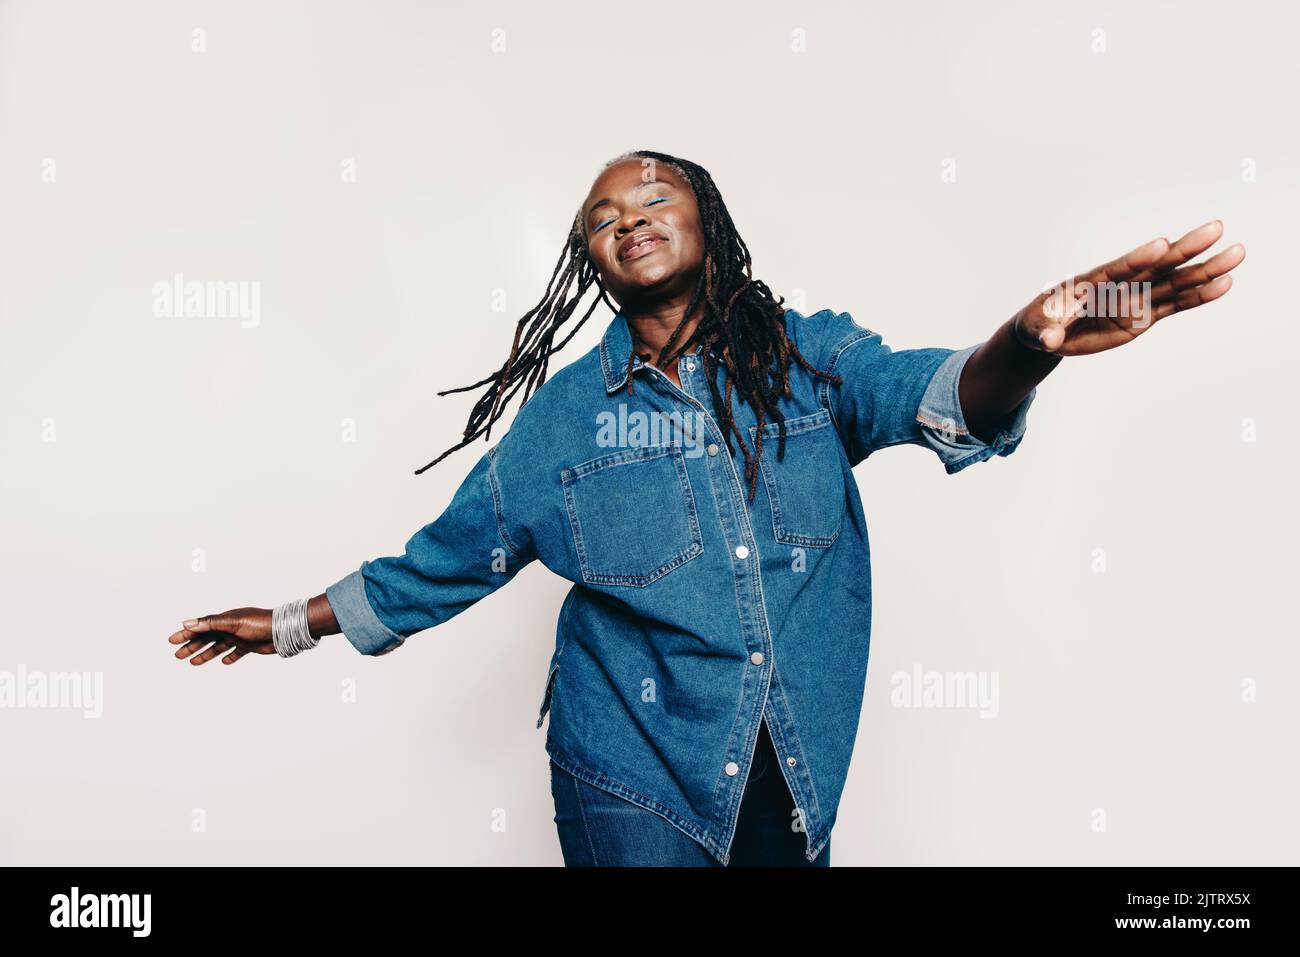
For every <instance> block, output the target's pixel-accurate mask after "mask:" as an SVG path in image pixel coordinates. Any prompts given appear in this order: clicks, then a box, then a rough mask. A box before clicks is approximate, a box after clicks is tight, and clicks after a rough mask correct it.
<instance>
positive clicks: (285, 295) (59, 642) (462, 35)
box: [0, 0, 1300, 866]
mask: <svg viewBox="0 0 1300 957" xmlns="http://www.w3.org/2000/svg"><path fill="white" fill-rule="evenodd" d="M1298 26H1300V15H1297V14H1296V12H1295V11H1293V10H1291V9H1289V8H1285V7H1283V6H1281V5H1276V4H1269V3H1252V2H1242V3H1236V4H1233V5H1232V6H1231V7H1230V8H1223V7H1222V6H1221V5H1217V4H1211V3H1208V2H1194V3H1186V2H1180V3H1172V2H1170V3H1136V4H1131V3H1119V2H1094V3H1077V4H1067V5H1052V6H1051V8H1049V7H1048V6H1047V5H1043V4H1038V3H1030V2H1018V3H999V4H978V5H969V4H962V3H957V2H952V3H909V4H859V3H847V2H846V3H816V2H805V3H799V4H793V3H774V2H747V3H744V4H741V3H709V4H701V3H679V2H664V3H658V4H655V5H653V7H650V8H647V7H645V6H643V5H610V4H597V3H582V4H579V3H571V4H529V3H522V2H503V3H498V4H493V5H489V6H486V7H484V6H482V5H477V4H468V3H465V4H425V3H417V2H406V3H398V2H361V0H351V2H334V3H307V2H294V3H289V2H278V3H260V2H238V3H230V2H222V3H218V2H215V0H211V2H134V3H121V4H100V3H93V2H80V3H74V2H50V3H41V2H5V3H0V258H2V259H3V262H4V269H3V278H2V279H0V321H2V323H3V326H2V332H3V339H2V340H0V389H2V390H3V402H2V403H0V429H2V431H0V443H2V444H0V448H2V449H3V462H2V463H0V466H2V467H0V541H3V548H2V549H0V609H2V612H3V621H4V628H3V631H0V675H2V674H5V673H8V674H10V675H14V676H16V675H17V674H18V672H19V669H20V668H21V669H26V670H27V671H28V672H40V673H46V674H55V673H59V672H78V673H90V674H94V675H98V676H100V678H101V679H102V697H101V698H100V700H99V702H98V706H99V710H100V711H101V713H100V714H99V716H97V717H87V716H85V714H84V709H76V708H38V707H17V706H13V707H6V708H0V755H2V757H3V760H2V761H0V863H7V864H17V865H30V864H48V865H103V864H125V865H144V864H246V863H251V864H347V865H354V864H428V863H447V864H489V865H493V864H527V865H557V864H559V863H560V862H561V858H560V850H559V844H558V841H557V839H556V835H555V827H554V824H553V822H552V814H553V806H552V804H551V797H550V793H549V789H548V777H547V758H546V754H545V752H544V750H543V738H544V735H545V733H546V731H545V728H543V729H542V730H538V729H536V728H535V727H534V722H535V719H536V715H537V707H538V704H539V703H540V699H541V695H542V691H543V684H544V681H545V677H546V674H545V667H546V662H547V659H548V657H549V655H550V652H551V650H552V648H553V642H554V627H555V626H554V622H555V613H556V612H557V611H558V609H559V605H560V602H561V600H562V599H563V596H564V593H565V591H566V583H565V582H563V581H561V580H559V579H558V578H556V577H555V576H553V575H551V573H549V572H548V571H546V570H545V569H544V568H542V567H541V566H540V565H535V566H533V567H530V568H529V569H527V570H526V571H525V572H524V573H523V574H522V575H521V576H520V577H519V578H518V579H517V580H516V581H514V582H513V583H512V584H510V585H508V586H507V587H506V588H504V589H503V590H501V591H499V592H497V593H495V594H494V595H492V596H490V597H489V598H487V599H486V600H484V601H483V602H481V603H480V604H478V605H476V606H475V607H473V608H471V609H470V610H468V611H467V612H465V613H464V614H462V615H461V616H459V617H458V618H456V619H454V620H453V621H451V622H449V623H447V624H445V625H443V626H441V627H439V628H437V629H434V630H431V631H428V632H425V633H423V634H421V635H419V636H418V637H416V638H414V639H412V640H411V641H409V642H407V644H406V645H405V646H404V647H403V648H401V649H400V650H398V651H397V652H395V653H394V654H392V655H389V656H385V657H381V658H373V659H372V658H365V657H363V656H361V655H359V654H357V653H356V652H355V651H354V650H353V649H352V648H351V646H350V645H348V644H347V643H346V641H345V640H344V639H343V638H342V637H341V636H336V637H334V638H329V639H326V640H325V642H324V644H323V647H322V648H320V649H317V650H316V651H315V652H314V653H312V654H310V655H304V656H302V657H299V658H296V659H294V660H292V661H282V660H280V659H278V658H275V657H271V658H249V659H247V660H245V661H243V662H241V663H239V664H238V665H236V666H234V667H231V668H227V667H225V666H222V665H220V664H219V663H212V664H208V665H204V666H203V667H201V668H194V667H191V666H190V665H189V664H188V663H187V662H184V661H177V660H176V659H174V658H173V657H172V652H173V650H174V649H173V648H172V646H169V645H168V644H167V643H166V636H167V635H168V634H169V633H171V632H172V631H173V630H175V628H177V627H178V626H179V622H180V621H181V620H182V619H183V618H185V617H190V616H193V615H198V614H206V613H214V612H218V611H222V610H225V609H227V608H232V607H239V606H243V605H254V606H261V607H271V606H273V605H275V604H278V603H280V602H283V601H287V600H289V599H291V598H298V597H305V596H308V595H315V594H318V593H319V592H321V591H323V590H324V587H325V586H326V585H327V584H330V583H331V582H333V581H335V580H337V579H338V578H340V577H342V576H343V575H344V574H346V573H348V572H349V571H352V570H354V569H355V568H356V567H358V566H359V565H360V563H361V562H362V561H363V560H365V559H369V558H375V557H378V556H381V555H390V554H398V553H400V551H401V549H402V546H403V544H404V542H405V541H406V539H407V538H408V537H409V536H410V535H411V534H412V533H414V532H415V531H416V530H417V529H419V528H420V527H421V526H422V525H424V524H425V523H427V522H429V521H431V520H432V519H434V518H435V517H436V516H437V515H438V514H439V513H440V512H441V511H442V509H443V508H444V507H445V505H446V504H447V502H448V501H449V500H450V497H451V494H452V492H453V491H454V490H455V488H456V487H457V486H458V484H459V483H460V481H461V479H462V478H463V477H464V475H465V474H466V472H467V471H468V469H469V468H470V466H471V465H472V464H473V461H474V459H475V458H476V457H477V455H478V454H480V452H481V449H480V450H479V451H474V450H473V449H466V450H463V451H462V452H460V453H457V454H456V455H455V456H453V457H451V458H450V459H448V460H447V461H445V462H444V463H442V464H441V465H439V466H437V467H436V468H434V469H432V470H430V471H429V472H427V473H425V474H424V475H422V476H420V477H418V478H417V477H415V476H413V474H412V472H413V471H414V469H415V468H417V467H419V466H421V465H423V464H424V463H425V462H427V461H429V460H430V459H431V458H433V457H434V455H436V454H437V453H439V452H441V451H442V450H443V449H445V448H446V447H448V446H449V445H451V444H452V443H454V442H455V441H457V439H458V438H459V435H460V431H461V429H462V428H463V425H464V421H465V418H466V416H467V414H468V410H469V407H470V405H471V404H472V401H473V400H472V397H471V396H468V395H459V396H453V397H447V398H439V397H437V396H436V395H435V393H436V392H437V391H438V390H440V389H446V388H450V387H454V386H461V385H467V384H469V383H470V382H473V381H475V380H477V379H479V378H481V377H482V376H484V375H486V374H487V373H488V372H489V371H490V370H492V369H494V368H496V367H498V366H499V365H500V363H501V362H502V361H503V359H504V356H505V354H506V351H507V350H508V348H509V342H510V337H511V335H512V333H513V328H514V321H515V320H516V319H517V318H518V317H519V316H521V315H522V314H523V313H524V312H525V311H526V310H527V309H529V308H530V307H531V306H533V305H534V304H535V303H536V302H537V301H538V300H539V299H540V298H541V295H542V292H543V290H544V287H545V285H546V281H547V279H548V278H549V276H550V274H551V271H552V269H553V267H554V264H555V261H556V259H557V257H558V256H559V254H560V251H561V247H562V244H563V242H564V239H565V235H566V232H567V229H568V226H569V223H570V220H571V217H572V214H573V211H574V209H575V208H576V206H577V204H578V202H579V201H580V200H581V199H582V197H583V196H584V195H585V194H586V190H587V188H588V187H589V185H590V183H591V181H592V179H593V178H594V177H595V175H596V174H597V172H598V171H599V169H600V167H601V165H602V163H603V162H604V161H605V160H606V159H608V158H610V157H612V156H614V155H616V154H617V153H620V152H622V151H623V150H627V149H634V148H642V147H644V148H650V149H656V150H662V151H665V152H669V153H674V154H677V155H681V156H684V157H687V158H689V159H692V160H694V161H696V162H698V163H701V164H702V165H703V166H705V167H706V168H707V169H709V170H710V171H711V172H712V174H713V175H714V177H715V179H716V180H717V182H718V185H719V187H720V189H721V190H722V193H723V195H724V197H725V198H726V200H727V202H728V205H729V207H730V209H731V211H732V214H733V216H734V218H735V219H736V222H737V224H738V227H739V229H740V231H741V234H742V235H743V236H744V238H745V240H746V242H747V244H748V245H749V247H750V249H751V250H752V252H753V255H754V260H755V275H756V276H757V277H758V278H762V279H763V280H764V281H765V282H767V283H768V284H769V285H770V286H771V287H772V288H773V289H774V290H775V291H776V292H777V294H779V295H784V296H785V297H786V298H787V304H789V305H792V306H795V307H796V308H800V309H801V310H802V311H805V312H812V311H817V310H819V309H823V308H833V309H835V310H837V311H849V312H852V313H853V315H854V316H855V317H856V318H857V319H858V320H859V321H860V322H861V323H862V324H864V325H867V326H869V327H870V328H872V329H875V330H876V331H879V332H881V333H882V335H883V336H884V338H885V341H886V342H887V343H888V344H890V345H891V346H893V347H894V348H896V349H899V348H910V347H916V346H932V345H934V346H948V347H953V348H956V347H963V346H967V345H970V344H973V343H975V342H979V341H981V340H983V339H984V338H986V337H987V336H989V335H990V334H991V333H992V332H993V331H994V329H995V328H996V327H997V326H998V324H1000V323H1001V322H1003V321H1004V320H1005V319H1006V318H1008V317H1009V316H1010V315H1011V314H1012V313H1013V312H1014V311H1015V310H1016V309H1018V308H1019V307H1020V306H1022V305H1023V304H1024V303H1025V302H1027V301H1028V300H1029V299H1030V298H1032V297H1033V296H1034V295H1035V294H1036V293H1037V292H1039V291H1040V290H1041V289H1042V288H1044V287H1045V286H1046V285H1047V284H1049V283H1051V282H1054V281H1057V280H1059V279H1061V278H1062V277H1063V276H1064V275H1065V274H1066V273H1067V272H1074V271H1078V270H1081V269H1083V268H1086V267H1090V266H1093V265H1095V264H1097V263H1099V262H1101V261H1102V260H1104V259H1108V258H1110V257H1111V256H1113V255H1116V254H1118V253H1120V252H1123V251H1125V250H1127V249H1130V248H1132V247H1134V246H1136V245H1138V244H1139V243H1141V242H1144V241H1146V240H1148V239H1151V238H1154V237H1156V236H1160V235H1166V236H1169V238H1171V239H1173V238H1176V236H1177V235H1181V233H1182V232H1183V231H1185V230H1187V229H1190V228H1192V227H1194V226H1196V225H1199V224H1200V223H1203V222H1205V221H1207V220H1209V219H1213V218H1216V217H1217V218H1222V219H1223V220H1224V222H1225V224H1226V232H1225V237H1224V241H1223V244H1222V245H1221V246H1220V248H1222V247H1223V246H1225V245H1227V244H1229V243H1232V242H1236V241H1241V242H1244V243H1245V244H1246V246H1247V249H1248V257H1247V261H1246V262H1245V263H1244V264H1243V265H1242V266H1241V267H1240V268H1239V269H1238V270H1237V271H1236V272H1235V274H1234V276H1235V279H1236V285H1235V288H1234V289H1233V291H1232V293H1231V295H1230V296H1228V297H1227V298H1226V299H1225V300H1224V301H1222V302H1220V303H1216V304H1213V305H1210V306H1207V307H1205V308H1204V309H1199V310H1196V311H1194V312H1192V313H1188V314H1185V315H1179V316H1175V317H1173V318H1171V319H1168V320H1165V322H1164V323H1163V324H1162V326H1161V327H1160V328H1158V329H1155V330H1153V331H1152V332H1151V333H1150V334H1149V335H1147V336H1144V337H1143V339H1142V340H1141V341H1140V342H1138V343H1136V344H1134V345H1133V346H1132V347H1130V348H1125V349H1123V350H1120V351H1118V352H1114V353H1108V354H1103V355H1100V356H1093V357H1087V358H1077V359H1065V360H1064V361H1063V362H1062V363H1061V365H1060V366H1059V368H1058V369H1057V370H1056V371H1055V372H1054V373H1053V374H1052V375H1050V376H1049V377H1048V379H1047V380H1046V381H1044V382H1043V384H1042V385H1041V386H1040V387H1039V396H1038V398H1037V400H1036V402H1035V404H1034V406H1033V408H1032V409H1031V411H1030V414H1029V427H1028V432H1027V435H1026V437H1025V440H1024V443H1023V445H1022V446H1021V447H1020V449H1019V450H1018V451H1017V452H1016V453H1015V454H1014V455H1012V456H1010V457H1008V458H1005V459H995V460H993V461H991V462H989V463H986V464H984V465H980V466H977V467H974V468H971V469H969V470H967V471H965V472H962V473H960V474H958V475H955V476H949V475H946V474H945V473H944V471H943V468H942V466H941V465H940V464H939V462H938V460H937V458H936V457H935V456H934V455H933V453H931V452H929V451H928V450H924V449H920V448H900V449H893V450H886V451H885V452H883V453H881V454H880V455H878V456H873V457H872V458H871V459H870V460H869V461H867V462H865V463H863V464H862V465H861V466H859V468H858V469H857V471H856V474H857V477H858V481H859V484H860V486H861V489H862V493H863V498H864V503H865V506H866V512H867V520H868V523H869V526H870V530H871V544H872V560H873V572H874V576H873V579H874V601H875V612H874V621H873V642H872V656H871V663H870V670H869V677H868V682H867V696H866V703H865V706H864V710H863V715H862V722H861V726H860V732H859V735H858V739H857V747H856V751H855V754H854V760H853V765H852V767H851V769H850V774H849V779H848V784H847V788H846V791H845V794H844V800H843V803H842V805H841V810H840V816H839V822H838V824H837V827H836V830H835V840H834V845H833V847H834V855H835V857H834V863H835V864H836V865H837V866H842V865H853V864H885V865H899V864H1127V865H1138V864H1142V865H1151V864H1170V865H1173V864H1294V863H1295V862H1296V860H1297V852H1298V851H1300V835H1298V832H1297V829H1296V827H1295V825H1294V817H1293V816H1294V807H1295V805H1296V800H1297V769H1296V762H1295V758H1294V751H1295V746H1294V736H1295V729H1296V718H1297V705H1296V697H1295V695H1294V694H1293V689H1292V688H1291V685H1292V684H1293V680H1294V676H1295V675H1296V674H1297V673H1300V672H1298V671H1297V664H1298V663H1300V654H1298V653H1297V642H1296V637H1297V636H1296V628H1295V625H1294V623H1293V619H1292V616H1291V609H1292V601H1293V598H1294V585H1293V579H1294V577H1295V570H1296V568H1295V565H1296V563H1295V558H1294V550H1293V548H1292V543H1293V542H1294V541H1295V540H1296V537H1297V531H1298V529H1297V517H1296V509H1295V506H1294V504H1293V502H1294V498H1293V486H1294V481H1295V471H1296V465H1297V462H1298V460H1300V456H1298V455H1297V451H1296V438H1295V435H1294V432H1293V431H1288V430H1289V429H1292V423H1291V419H1292V417H1293V414H1292V407H1293V405H1294V404H1295V400H1294V398H1293V395H1292V392H1293V390H1294V383H1295V381H1296V371H1295V367H1296V355H1297V346H1298V345H1300V342H1298V339H1297V333H1296V322H1295V315H1294V312H1295V307H1294V304H1293V299H1292V298H1291V296H1290V291H1291V282H1292V281H1293V277H1294V274H1295V268H1294V264H1293V262H1292V260H1291V257H1292V256H1293V255H1294V254H1295V252H1296V245H1297V244H1296V241H1295V223H1296V222H1297V213H1298V212H1300V203H1298V201H1297V188H1298V186H1300V132H1297V127H1296V124H1295V123H1294V121H1293V118H1292V113H1293V107H1294V103H1293V101H1294V98H1295V93H1296V90H1297V70H1298V69H1300V68H1298V67H1297V61H1296V59H1295V57H1294V55H1293V53H1294V51H1293V37H1294V36H1295V34H1296V29H1297V27H1298ZM177 275H180V276H182V277H184V279H185V280H198V281H214V282H216V281H219V282H236V283H247V284H249V285H247V286H245V287H241V288H244V289H246V290H249V291H250V298H249V299H248V300H247V301H246V305H247V306H248V307H249V308H248V310H247V311H246V312H245V313H242V314H240V315H236V316H227V317H221V316H206V317H201V318H193V317H191V318H186V317H184V316H183V315H176V314H173V315H167V314H163V315H159V314H157V312H158V311H159V310H157V309H156V308H155V306H156V303H155V292H154V289H155V286H156V285H157V284H159V283H164V284H165V283H169V282H172V281H173V280H174V278H175V277H176V276H177ZM254 290H255V297H256V298H255V299H254V298H253V295H254V293H253V291H254ZM163 312H164V313H165V310H163ZM608 318H609V314H608V312H607V310H605V309H604V308H603V307H602V308H601V309H600V310H598V312H597V313H596V314H595V315H594V316H593V317H592V320H591V321H590V322H589V323H588V325H587V327H586V328H585V329H584V330H583V332H582V333H581V334H580V335H579V337H578V339H576V340H575V341H574V342H573V343H572V344H571V345H570V347H569V349H568V350H567V352H566V353H565V354H563V358H564V360H565V361H571V360H572V359H575V358H577V357H578V356H580V355H581V354H582V353H583V352H584V351H585V350H586V349H588V348H590V347H591V346H592V345H593V344H594V343H595V342H596V341H597V339H598V338H599V335H600V332H601V330H602V329H603V327H604V325H605V324H606V322H607V321H608ZM918 672H919V673H920V674H921V675H922V676H923V677H924V676H925V675H926V674H927V673H929V672H939V673H942V674H960V673H968V672H969V673H972V674H977V675H980V676H983V678H985V679H989V680H995V681H996V689H997V700H996V708H995V709H993V710H992V712H990V711H989V709H984V713H983V714H982V713H981V711H980V709H973V708H957V707H949V708H906V707H900V706H899V703H900V701H899V698H898V696H897V695H896V693H895V692H896V691H897V689H898V688H899V687H900V682H901V681H902V680H903V679H901V678H897V677H896V676H898V675H908V676H911V675H915V674H917V673H918Z"/></svg>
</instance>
